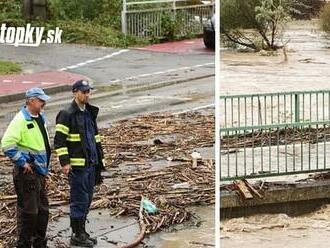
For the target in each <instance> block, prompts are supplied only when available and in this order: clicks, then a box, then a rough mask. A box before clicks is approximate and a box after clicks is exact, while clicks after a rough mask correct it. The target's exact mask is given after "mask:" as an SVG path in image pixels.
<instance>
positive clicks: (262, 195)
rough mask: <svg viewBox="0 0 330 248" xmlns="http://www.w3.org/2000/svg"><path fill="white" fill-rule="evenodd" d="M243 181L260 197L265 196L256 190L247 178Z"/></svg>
mask: <svg viewBox="0 0 330 248" xmlns="http://www.w3.org/2000/svg"><path fill="white" fill-rule="evenodd" d="M243 182H244V183H245V185H246V186H247V187H248V188H249V189H250V190H251V191H252V192H253V193H254V194H256V195H257V196H258V197H259V198H260V199H262V198H264V196H263V195H261V194H260V193H259V192H258V190H256V189H255V188H254V187H253V186H252V185H251V184H250V183H249V182H248V181H247V180H246V179H243Z"/></svg>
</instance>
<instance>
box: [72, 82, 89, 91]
mask: <svg viewBox="0 0 330 248" xmlns="http://www.w3.org/2000/svg"><path fill="white" fill-rule="evenodd" d="M90 89H93V87H92V86H91V84H90V82H88V81H87V80H78V81H75V82H74V83H73V85H72V91H73V92H74V91H77V90H80V91H86V90H90Z"/></svg>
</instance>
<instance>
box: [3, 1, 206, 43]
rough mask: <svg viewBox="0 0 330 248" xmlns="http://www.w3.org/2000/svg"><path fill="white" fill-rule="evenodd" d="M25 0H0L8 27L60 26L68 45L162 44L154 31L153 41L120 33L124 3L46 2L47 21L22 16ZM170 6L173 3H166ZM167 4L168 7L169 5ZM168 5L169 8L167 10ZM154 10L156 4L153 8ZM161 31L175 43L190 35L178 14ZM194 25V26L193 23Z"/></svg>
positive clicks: (165, 18)
mask: <svg viewBox="0 0 330 248" xmlns="http://www.w3.org/2000/svg"><path fill="white" fill-rule="evenodd" d="M22 2H23V1H22V0H0V21H1V22H2V23H6V24H7V25H8V26H25V25H26V24H27V23H32V25H33V26H44V27H45V28H46V30H48V29H54V28H55V27H59V28H60V29H62V30H63V33H62V40H63V42H66V43H84V44H90V45H102V46H113V47H128V46H136V45H143V44H148V43H150V42H159V40H158V38H157V37H156V35H154V33H155V32H154V31H155V28H153V27H151V28H150V30H146V31H145V32H148V33H149V35H150V37H152V39H151V40H147V39H142V38H137V37H133V36H126V35H124V34H123V33H122V32H121V10H122V0H75V1H67V0H47V7H48V20H47V21H42V20H40V19H39V20H25V19H24V18H23V14H22ZM198 3H200V0H191V2H178V4H177V5H178V6H179V5H187V4H198ZM164 4H167V5H168V6H171V5H172V3H164ZM167 5H166V6H167ZM168 6H167V7H168ZM143 7H144V8H146V7H151V6H143ZM152 7H153V8H154V7H155V5H152ZM161 23H162V24H161V30H162V32H163V37H164V38H165V39H167V40H175V39H178V38H181V37H182V36H185V37H191V34H190V33H189V32H188V33H184V34H183V33H182V30H181V29H180V27H182V26H183V23H182V20H181V19H180V17H179V16H178V15H177V16H176V18H173V14H171V13H170V12H169V13H164V14H163V16H162V17H161ZM192 25H193V23H192Z"/></svg>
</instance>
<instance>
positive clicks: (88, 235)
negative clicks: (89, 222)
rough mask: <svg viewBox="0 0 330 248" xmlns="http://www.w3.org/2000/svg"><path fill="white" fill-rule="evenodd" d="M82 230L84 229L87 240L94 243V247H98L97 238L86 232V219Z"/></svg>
mask: <svg viewBox="0 0 330 248" xmlns="http://www.w3.org/2000/svg"><path fill="white" fill-rule="evenodd" d="M82 228H83V232H84V233H85V235H86V236H87V238H88V239H89V240H90V241H92V242H93V244H94V245H96V244H97V239H96V237H91V235H90V234H89V233H88V232H86V219H85V220H84V221H83V223H82Z"/></svg>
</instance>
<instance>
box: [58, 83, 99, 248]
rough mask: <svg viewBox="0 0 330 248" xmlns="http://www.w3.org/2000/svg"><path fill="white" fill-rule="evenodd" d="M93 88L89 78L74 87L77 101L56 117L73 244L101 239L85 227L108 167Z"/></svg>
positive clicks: (83, 244)
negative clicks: (105, 162)
mask: <svg viewBox="0 0 330 248" xmlns="http://www.w3.org/2000/svg"><path fill="white" fill-rule="evenodd" d="M91 89H92V87H91V86H90V83H89V82H88V81H85V80H79V81H76V82H75V83H74V84H73V86H72V92H73V95H74V100H73V101H72V103H71V104H70V105H69V106H68V107H66V108H65V109H64V110H61V111H60V112H59V113H58V115H57V117H56V133H55V138H54V145H55V150H56V153H57V155H58V157H59V161H60V164H61V166H62V172H63V173H64V174H65V175H68V176H69V183H70V225H71V228H72V235H71V240H70V243H71V245H77V246H83V247H93V246H94V245H95V244H96V243H97V240H96V238H92V237H91V236H90V235H89V234H88V233H87V232H86V229H85V223H86V218H87V214H88V211H89V207H90V204H91V202H92V197H93V190H94V186H95V185H96V184H99V183H101V182H102V178H101V170H104V165H103V161H102V160H103V151H102V147H101V138H100V135H99V134H98V128H97V124H96V117H97V114H98V111H99V109H98V108H97V107H95V106H93V105H90V104H89V103H88V102H89V96H90V91H91Z"/></svg>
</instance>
